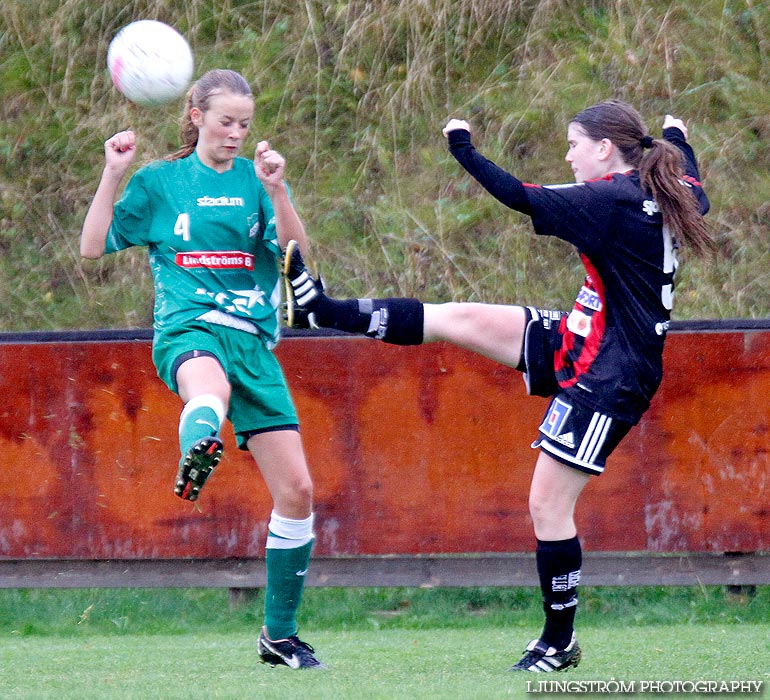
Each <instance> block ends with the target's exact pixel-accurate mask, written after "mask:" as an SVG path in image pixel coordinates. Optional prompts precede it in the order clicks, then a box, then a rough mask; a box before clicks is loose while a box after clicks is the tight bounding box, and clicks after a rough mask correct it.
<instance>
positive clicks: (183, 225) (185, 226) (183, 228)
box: [174, 214, 190, 241]
mask: <svg viewBox="0 0 770 700" xmlns="http://www.w3.org/2000/svg"><path fill="white" fill-rule="evenodd" d="M174 235H175V236H181V237H182V240H183V241H189V240H190V215H189V214H180V215H179V216H177V217H176V223H175V224H174Z"/></svg>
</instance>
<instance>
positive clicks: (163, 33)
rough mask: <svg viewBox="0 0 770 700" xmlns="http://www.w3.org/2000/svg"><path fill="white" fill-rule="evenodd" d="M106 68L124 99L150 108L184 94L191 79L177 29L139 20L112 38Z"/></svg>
mask: <svg viewBox="0 0 770 700" xmlns="http://www.w3.org/2000/svg"><path fill="white" fill-rule="evenodd" d="M107 68H108V69H109V71H110V77H111V78H112V82H113V84H114V85H115V87H116V88H117V89H118V90H119V91H120V92H121V93H122V94H123V95H124V96H125V97H126V98H128V99H129V100H131V102H135V103H136V104H139V105H144V106H150V107H151V106H156V105H162V104H165V103H166V102H170V101H171V100H175V99H176V98H178V97H180V96H181V95H182V94H184V92H185V91H186V90H187V87H188V85H189V84H190V80H191V79H192V74H193V55H192V50H191V49H190V45H189V44H188V43H187V40H186V39H185V38H184V37H183V36H182V35H181V34H180V33H179V32H178V31H177V30H176V29H174V28H173V27H170V26H169V25H168V24H164V23H163V22H158V21H156V20H154V19H142V20H138V21H136V22H132V23H131V24H128V25H126V26H125V27H123V29H121V30H120V31H119V32H118V33H117V34H116V35H115V38H114V39H113V40H112V41H111V42H110V47H109V49H108V51H107Z"/></svg>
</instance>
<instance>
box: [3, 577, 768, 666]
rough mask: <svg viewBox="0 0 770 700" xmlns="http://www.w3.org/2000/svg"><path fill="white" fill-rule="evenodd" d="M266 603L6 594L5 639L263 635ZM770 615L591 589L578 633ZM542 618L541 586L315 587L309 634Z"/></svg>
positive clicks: (736, 604)
mask: <svg viewBox="0 0 770 700" xmlns="http://www.w3.org/2000/svg"><path fill="white" fill-rule="evenodd" d="M262 604H263V601H262V598H261V595H260V594H259V592H257V595H256V597H255V599H254V600H253V601H252V602H250V603H248V604H241V605H231V601H230V598H229V595H228V591H226V590H224V589H205V588H189V589H74V590H46V589H32V590H27V589H18V590H17V589H12V590H0V640H2V639H6V640H7V639H9V638H18V637H35V636H63V637H70V636H71V637H77V638H80V637H84V636H86V637H87V636H90V635H94V634H96V635H125V634H188V633H190V632H194V631H197V632H212V633H220V634H225V633H236V632H253V631H254V629H255V628H256V627H257V626H258V625H259V624H261V622H260V621H261V619H262ZM768 610H770V586H761V587H759V588H758V589H757V590H756V592H755V594H754V595H743V596H739V595H734V594H731V593H729V592H728V591H727V590H726V589H725V588H723V587H717V586H708V587H702V588H689V587H658V588H656V587H643V588H634V587H586V588H583V589H582V590H581V592H580V610H579V617H578V626H579V627H580V628H581V629H582V628H583V627H585V626H595V627H602V626H603V625H606V626H608V627H612V626H622V627H624V628H629V627H644V626H655V625H662V626H665V625H676V624H686V625H706V624H715V625H720V626H725V625H726V626H730V625H748V624H765V623H767V621H768ZM542 617H543V614H542V607H541V601H540V594H539V592H538V591H537V590H536V589H534V588H468V589H466V588H447V589H441V588H438V589H426V588H420V589H417V588H308V589H307V590H306V591H305V596H304V599H303V605H302V610H301V619H300V626H301V627H302V629H303V630H308V629H310V630H324V631H330V632H342V631H349V632H353V631H365V630H369V631H378V630H390V629H415V630H416V629H427V630H430V629H432V630H439V629H450V628H454V629H465V630H470V629H489V628H491V627H495V628H508V627H525V628H528V629H529V632H528V633H527V634H529V635H530V636H534V634H535V633H536V632H537V631H539V630H538V628H539V626H540V625H542ZM525 641H529V639H528V638H527V639H526V640H525ZM514 643H520V642H515V641H514ZM0 667H1V664H0Z"/></svg>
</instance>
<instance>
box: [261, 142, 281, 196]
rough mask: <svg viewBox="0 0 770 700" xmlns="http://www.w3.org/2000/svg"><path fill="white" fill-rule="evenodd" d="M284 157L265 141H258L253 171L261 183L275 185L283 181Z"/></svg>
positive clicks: (267, 185) (268, 185)
mask: <svg viewBox="0 0 770 700" xmlns="http://www.w3.org/2000/svg"><path fill="white" fill-rule="evenodd" d="M285 169H286V159H285V158H284V157H283V156H282V155H281V154H280V153H278V151H274V150H272V149H271V148H270V144H269V143H268V142H267V141H260V142H259V143H258V144H257V149H256V151H255V152H254V171H255V172H256V173H257V177H258V178H259V179H260V181H261V182H262V184H263V185H265V186H266V187H270V186H272V187H275V186H276V185H280V184H281V182H283V174H284V171H285Z"/></svg>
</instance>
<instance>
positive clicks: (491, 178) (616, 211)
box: [449, 128, 709, 423]
mask: <svg viewBox="0 0 770 700" xmlns="http://www.w3.org/2000/svg"><path fill="white" fill-rule="evenodd" d="M663 138H665V139H666V140H667V141H669V142H671V143H673V144H674V145H675V146H677V147H678V148H679V149H680V150H681V151H682V153H683V154H684V161H685V169H684V172H685V177H684V182H685V183H686V184H687V185H688V186H690V187H691V188H692V191H693V193H694V194H695V196H696V197H697V199H698V202H699V204H700V209H701V213H703V214H705V213H706V212H707V211H708V208H709V202H708V199H707V197H706V194H705V193H704V191H703V188H702V186H701V184H700V177H699V174H698V166H697V162H696V160H695V156H694V154H693V151H692V148H691V147H690V146H689V144H688V143H687V142H686V141H685V139H684V134H682V132H681V131H680V130H679V129H677V128H668V129H665V130H664V132H663ZM449 147H450V151H451V153H452V155H454V157H455V158H456V159H457V160H458V161H459V163H460V164H461V165H462V166H463V167H464V168H465V169H466V170H467V171H468V172H469V173H470V174H471V175H472V176H473V177H474V178H475V179H476V180H478V181H479V183H480V184H481V185H482V186H483V187H484V188H485V189H486V190H487V191H488V192H489V193H490V194H492V195H493V196H494V197H495V198H496V199H498V200H499V201H500V202H502V203H503V204H504V205H506V206H507V207H510V208H511V209H515V210H517V211H520V212H522V213H524V214H527V215H528V216H530V217H531V219H532V224H533V226H534V229H535V233H537V234H541V235H545V236H555V237H557V238H561V239H563V240H565V241H567V242H569V243H571V244H572V245H574V246H575V247H576V248H577V250H578V252H579V254H580V257H581V259H582V261H583V265H584V266H585V268H586V272H587V276H586V278H585V282H584V284H583V287H582V288H581V290H580V292H579V293H578V296H577V299H576V300H575V304H574V306H573V308H572V311H571V312H570V313H569V315H567V316H565V317H564V318H562V319H561V328H560V330H561V331H562V345H561V347H560V348H558V349H557V350H556V352H555V354H554V368H555V371H556V379H557V381H558V383H559V386H560V388H561V390H562V391H564V392H566V393H567V394H569V395H570V397H571V398H572V399H573V400H575V401H578V402H581V403H583V404H585V405H588V406H590V407H591V408H593V409H594V410H597V411H601V412H603V413H606V414H608V415H611V416H614V417H616V418H618V419H620V420H624V421H627V422H630V423H636V422H637V421H638V420H639V418H640V417H641V415H642V414H643V413H644V411H645V410H647V408H648V407H649V404H650V400H651V399H652V397H653V395H654V393H655V391H656V390H657V388H658V386H659V385H660V382H661V379H662V376H663V343H664V340H665V337H666V332H667V330H668V326H669V320H670V314H671V306H672V298H673V288H674V273H675V272H676V268H677V242H676V241H675V240H673V238H672V236H671V234H670V233H669V231H668V229H667V228H666V227H664V226H663V218H662V215H661V214H660V211H659V209H658V206H657V204H656V203H655V202H654V200H653V198H652V195H651V194H650V193H649V192H645V191H643V189H642V187H641V185H640V181H639V173H638V171H636V170H631V171H628V172H625V173H612V174H610V175H607V176H606V177H604V178H601V179H598V180H591V181H586V182H582V183H571V184H565V185H533V184H528V183H524V182H522V181H520V180H518V179H517V178H515V177H514V176H513V175H511V174H510V173H508V172H506V171H505V170H503V169H502V168H500V167H498V166H497V165H495V164H494V163H493V162H492V161H490V160H487V159H486V158H485V157H484V156H482V155H481V154H480V153H478V151H476V149H475V148H474V146H473V144H472V143H471V138H470V133H469V132H468V131H465V130H462V129H460V130H455V131H452V132H450V133H449Z"/></svg>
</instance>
